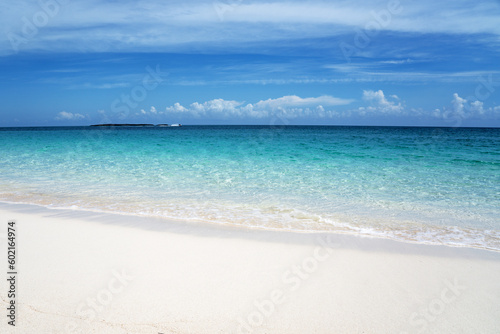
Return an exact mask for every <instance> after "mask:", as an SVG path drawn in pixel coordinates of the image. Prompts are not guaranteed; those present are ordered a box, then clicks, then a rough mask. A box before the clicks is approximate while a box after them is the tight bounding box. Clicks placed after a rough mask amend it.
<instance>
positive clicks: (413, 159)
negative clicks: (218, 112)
mask: <svg viewBox="0 0 500 334" xmlns="http://www.w3.org/2000/svg"><path fill="white" fill-rule="evenodd" d="M0 155H1V157H2V159H1V161H0V200H2V201H8V202H22V203H33V204H39V205H44V206H48V207H54V208H59V207H64V208H73V209H87V210H99V211H107V212H121V213H130V214H138V215H149V216H161V217H165V218H175V219H182V220H199V221H207V222H215V223H221V224H236V225H243V226H249V227H259V228H268V229H287V230H296V231H307V232H315V231H336V232H342V233H355V234H362V235H371V236H379V237H386V238H392V239H397V240H404V241H409V242H420V243H433V244H447V245H456V246H468V247H479V248H488V249H494V250H500V219H499V217H500V130H499V129H465V128H448V129H444V128H443V129H441V128H391V127H305V126H304V127H299V126H290V127H272V126H184V127H180V128H94V127H72V128H64V127H62V128H61V127H59V128H1V129H0Z"/></svg>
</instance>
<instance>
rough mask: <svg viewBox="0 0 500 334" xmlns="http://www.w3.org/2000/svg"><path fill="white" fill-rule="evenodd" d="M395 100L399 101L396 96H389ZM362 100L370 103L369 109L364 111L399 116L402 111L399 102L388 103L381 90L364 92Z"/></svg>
mask: <svg viewBox="0 0 500 334" xmlns="http://www.w3.org/2000/svg"><path fill="white" fill-rule="evenodd" d="M391 97H392V98H393V99H395V100H399V98H398V97H397V96H396V95H392V96H391ZM363 100H365V101H367V102H369V103H370V106H369V107H366V108H365V109H363V110H365V111H369V112H378V113H382V114H401V113H402V112H403V111H404V108H403V106H402V105H401V102H398V103H397V104H396V102H394V101H389V100H388V99H387V98H386V97H385V95H384V92H383V91H382V90H378V91H373V90H364V91H363Z"/></svg>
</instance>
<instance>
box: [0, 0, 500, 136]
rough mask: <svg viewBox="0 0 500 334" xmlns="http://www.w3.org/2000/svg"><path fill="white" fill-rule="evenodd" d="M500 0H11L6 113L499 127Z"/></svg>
mask: <svg viewBox="0 0 500 334" xmlns="http://www.w3.org/2000/svg"><path fill="white" fill-rule="evenodd" d="M499 22H500V1H482V2H476V1H460V0H458V1H441V2H439V1H427V0H423V1H404V0H400V1H398V0H390V1H357V0H354V1H317V0H311V1H306V2H304V1H294V0H289V1H251V0H217V1H197V0H195V1H189V0H187V1H177V0H174V1H159V0H157V1H149V0H148V1H96V0H87V1H80V0H40V1H17V2H14V1H7V2H3V3H2V4H0V77H1V80H0V92H1V95H0V97H1V101H2V103H1V104H0V126H31V125H36V126H45V125H47V126H48V125H87V124H94V123H183V124H324V125H330V124H331V125H411V126H422V125H430V126H495V127H498V126H500V61H499V60H500V24H499Z"/></svg>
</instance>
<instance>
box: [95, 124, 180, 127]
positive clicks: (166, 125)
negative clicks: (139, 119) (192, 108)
mask: <svg viewBox="0 0 500 334" xmlns="http://www.w3.org/2000/svg"><path fill="white" fill-rule="evenodd" d="M90 126H136V127H155V126H158V127H170V126H174V127H175V126H182V124H157V125H154V124H127V123H123V124H92V125H90Z"/></svg>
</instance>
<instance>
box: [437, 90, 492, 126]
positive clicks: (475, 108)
mask: <svg viewBox="0 0 500 334" xmlns="http://www.w3.org/2000/svg"><path fill="white" fill-rule="evenodd" d="M450 102H451V108H447V107H443V108H442V109H435V110H434V112H433V113H432V116H434V117H436V118H440V119H449V120H454V121H459V120H466V119H470V118H481V119H486V118H498V117H499V116H500V115H499V114H500V106H497V107H489V108H485V107H484V102H483V101H479V100H476V99H475V98H474V97H471V98H462V97H460V96H459V95H458V93H454V94H453V99H452V100H451V101H450Z"/></svg>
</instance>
